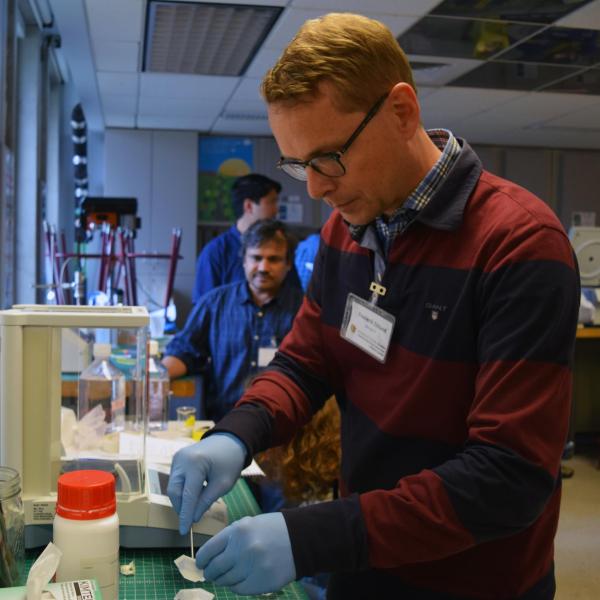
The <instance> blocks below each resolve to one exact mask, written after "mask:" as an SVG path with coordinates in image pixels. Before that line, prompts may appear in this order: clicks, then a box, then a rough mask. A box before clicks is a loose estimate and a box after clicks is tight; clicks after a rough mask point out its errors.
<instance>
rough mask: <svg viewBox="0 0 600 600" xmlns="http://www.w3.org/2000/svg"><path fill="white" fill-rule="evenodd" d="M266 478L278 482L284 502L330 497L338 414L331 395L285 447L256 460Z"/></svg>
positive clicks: (335, 466) (335, 470) (336, 456)
mask: <svg viewBox="0 0 600 600" xmlns="http://www.w3.org/2000/svg"><path fill="white" fill-rule="evenodd" d="M256 459H257V461H258V463H259V464H260V466H261V467H262V469H263V470H264V471H265V473H266V475H267V477H269V478H270V479H273V480H275V481H279V482H280V483H281V485H282V488H283V493H284V495H285V498H286V500H288V501H292V502H306V501H311V500H326V499H328V498H330V496H331V492H332V490H333V487H334V484H335V482H336V481H337V479H338V475H339V470H340V411H339V408H338V405H337V403H336V401H335V398H334V397H333V396H332V397H331V398H329V400H327V402H326V403H325V404H324V405H323V408H322V409H321V410H320V411H319V412H317V413H316V414H315V415H314V416H313V418H312V419H311V420H310V421H309V422H308V423H307V424H306V425H305V426H304V427H303V428H302V429H301V430H300V431H298V433H297V434H296V436H295V437H294V439H292V441H291V442H289V443H288V444H287V445H285V446H278V447H276V448H271V449H270V450H267V451H266V452H263V453H262V454H260V455H258V456H257V457H256Z"/></svg>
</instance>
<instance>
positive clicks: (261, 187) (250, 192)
mask: <svg viewBox="0 0 600 600" xmlns="http://www.w3.org/2000/svg"><path fill="white" fill-rule="evenodd" d="M271 190H275V191H276V192H277V193H278V194H279V192H280V191H281V184H280V183H279V182H278V181H274V180H273V179H269V178H268V177H266V176H265V175H259V174H258V173H250V175H243V176H242V177H238V178H237V179H236V180H235V181H234V182H233V187H232V188H231V200H232V203H233V214H234V215H235V218H236V219H239V218H240V217H241V216H242V215H243V214H244V200H246V199H249V200H252V202H254V204H258V203H259V202H260V199H261V198H262V197H264V196H266V195H267V194H268V193H269V192H270V191H271Z"/></svg>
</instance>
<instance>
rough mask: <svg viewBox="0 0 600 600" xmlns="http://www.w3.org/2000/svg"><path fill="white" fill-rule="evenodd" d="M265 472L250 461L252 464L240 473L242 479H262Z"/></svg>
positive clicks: (253, 461)
mask: <svg viewBox="0 0 600 600" xmlns="http://www.w3.org/2000/svg"><path fill="white" fill-rule="evenodd" d="M264 476H265V472H264V471H263V470H262V469H261V468H260V467H259V466H258V463H257V462H256V461H255V460H254V459H252V462H251V463H250V464H249V465H248V466H247V467H246V468H245V469H244V470H243V471H242V477H264Z"/></svg>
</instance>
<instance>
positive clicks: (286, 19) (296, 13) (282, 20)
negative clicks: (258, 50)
mask: <svg viewBox="0 0 600 600" xmlns="http://www.w3.org/2000/svg"><path fill="white" fill-rule="evenodd" d="M322 14H323V11H322V10H318V9H314V10H300V9H296V8H286V9H285V10H284V11H283V12H282V13H281V15H280V16H279V19H277V22H276V23H275V25H274V26H273V29H271V32H270V33H269V35H268V36H267V37H266V39H265V41H264V42H263V46H262V47H263V48H281V49H283V48H285V46H287V45H288V44H289V43H290V42H291V41H292V38H293V37H294V36H295V35H296V33H297V31H298V29H300V27H301V25H302V24H303V23H304V21H306V20H307V19H315V18H316V17H320V16H321V15H322Z"/></svg>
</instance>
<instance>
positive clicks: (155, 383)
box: [148, 340, 171, 431]
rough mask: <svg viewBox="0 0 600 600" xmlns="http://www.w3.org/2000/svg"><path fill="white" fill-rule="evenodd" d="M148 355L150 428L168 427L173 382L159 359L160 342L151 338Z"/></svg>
mask: <svg viewBox="0 0 600 600" xmlns="http://www.w3.org/2000/svg"><path fill="white" fill-rule="evenodd" d="M149 354H150V356H149V357H148V371H149V375H150V378H149V382H148V386H149V390H148V428H149V429H150V430H154V431H155V430H158V429H166V428H167V409H168V403H169V389H170V386H171V382H170V380H169V372H168V371H167V369H166V367H164V366H163V365H162V364H161V362H160V360H158V342H157V341H156V340H150V344H149Z"/></svg>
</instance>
